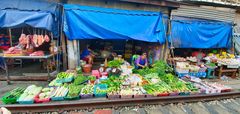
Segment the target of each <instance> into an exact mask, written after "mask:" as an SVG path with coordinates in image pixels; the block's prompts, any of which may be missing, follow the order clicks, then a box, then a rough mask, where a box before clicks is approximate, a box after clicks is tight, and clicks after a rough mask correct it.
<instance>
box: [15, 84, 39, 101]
mask: <svg viewBox="0 0 240 114" xmlns="http://www.w3.org/2000/svg"><path fill="white" fill-rule="evenodd" d="M41 90H42V87H37V86H36V85H30V86H28V87H27V89H26V90H25V91H24V93H23V94H22V95H21V96H20V97H19V99H18V102H19V103H33V102H34V97H35V96H36V95H38V94H39V93H40V92H41Z"/></svg>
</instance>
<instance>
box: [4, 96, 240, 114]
mask: <svg viewBox="0 0 240 114" xmlns="http://www.w3.org/2000/svg"><path fill="white" fill-rule="evenodd" d="M238 97H240V92H227V93H218V94H204V95H189V96H167V97H150V98H132V99H116V100H108V99H106V98H93V99H81V100H75V101H61V102H50V103H42V104H29V105H22V104H14V105H0V106H1V107H6V108H7V109H9V110H10V111H12V112H13V113H16V112H25V113H34V112H63V111H70V110H83V109H87V110H88V111H91V110H93V109H96V108H113V109H117V108H119V107H124V106H139V107H142V106H144V105H150V104H161V105H165V104H170V103H189V102H204V101H213V100H221V99H231V98H238Z"/></svg>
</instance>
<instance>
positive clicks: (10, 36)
mask: <svg viewBox="0 0 240 114" xmlns="http://www.w3.org/2000/svg"><path fill="white" fill-rule="evenodd" d="M8 34H9V38H10V39H9V40H10V46H11V47H12V45H13V43H12V30H11V29H10V28H9V29H8Z"/></svg>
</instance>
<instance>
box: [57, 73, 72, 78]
mask: <svg viewBox="0 0 240 114" xmlns="http://www.w3.org/2000/svg"><path fill="white" fill-rule="evenodd" d="M73 76H74V73H67V72H60V73H58V74H57V79H63V78H70V77H73Z"/></svg>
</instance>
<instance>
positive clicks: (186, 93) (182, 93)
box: [179, 92, 190, 96]
mask: <svg viewBox="0 0 240 114" xmlns="http://www.w3.org/2000/svg"><path fill="white" fill-rule="evenodd" d="M179 95H181V96H187V95H190V92H180V93H179Z"/></svg>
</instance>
